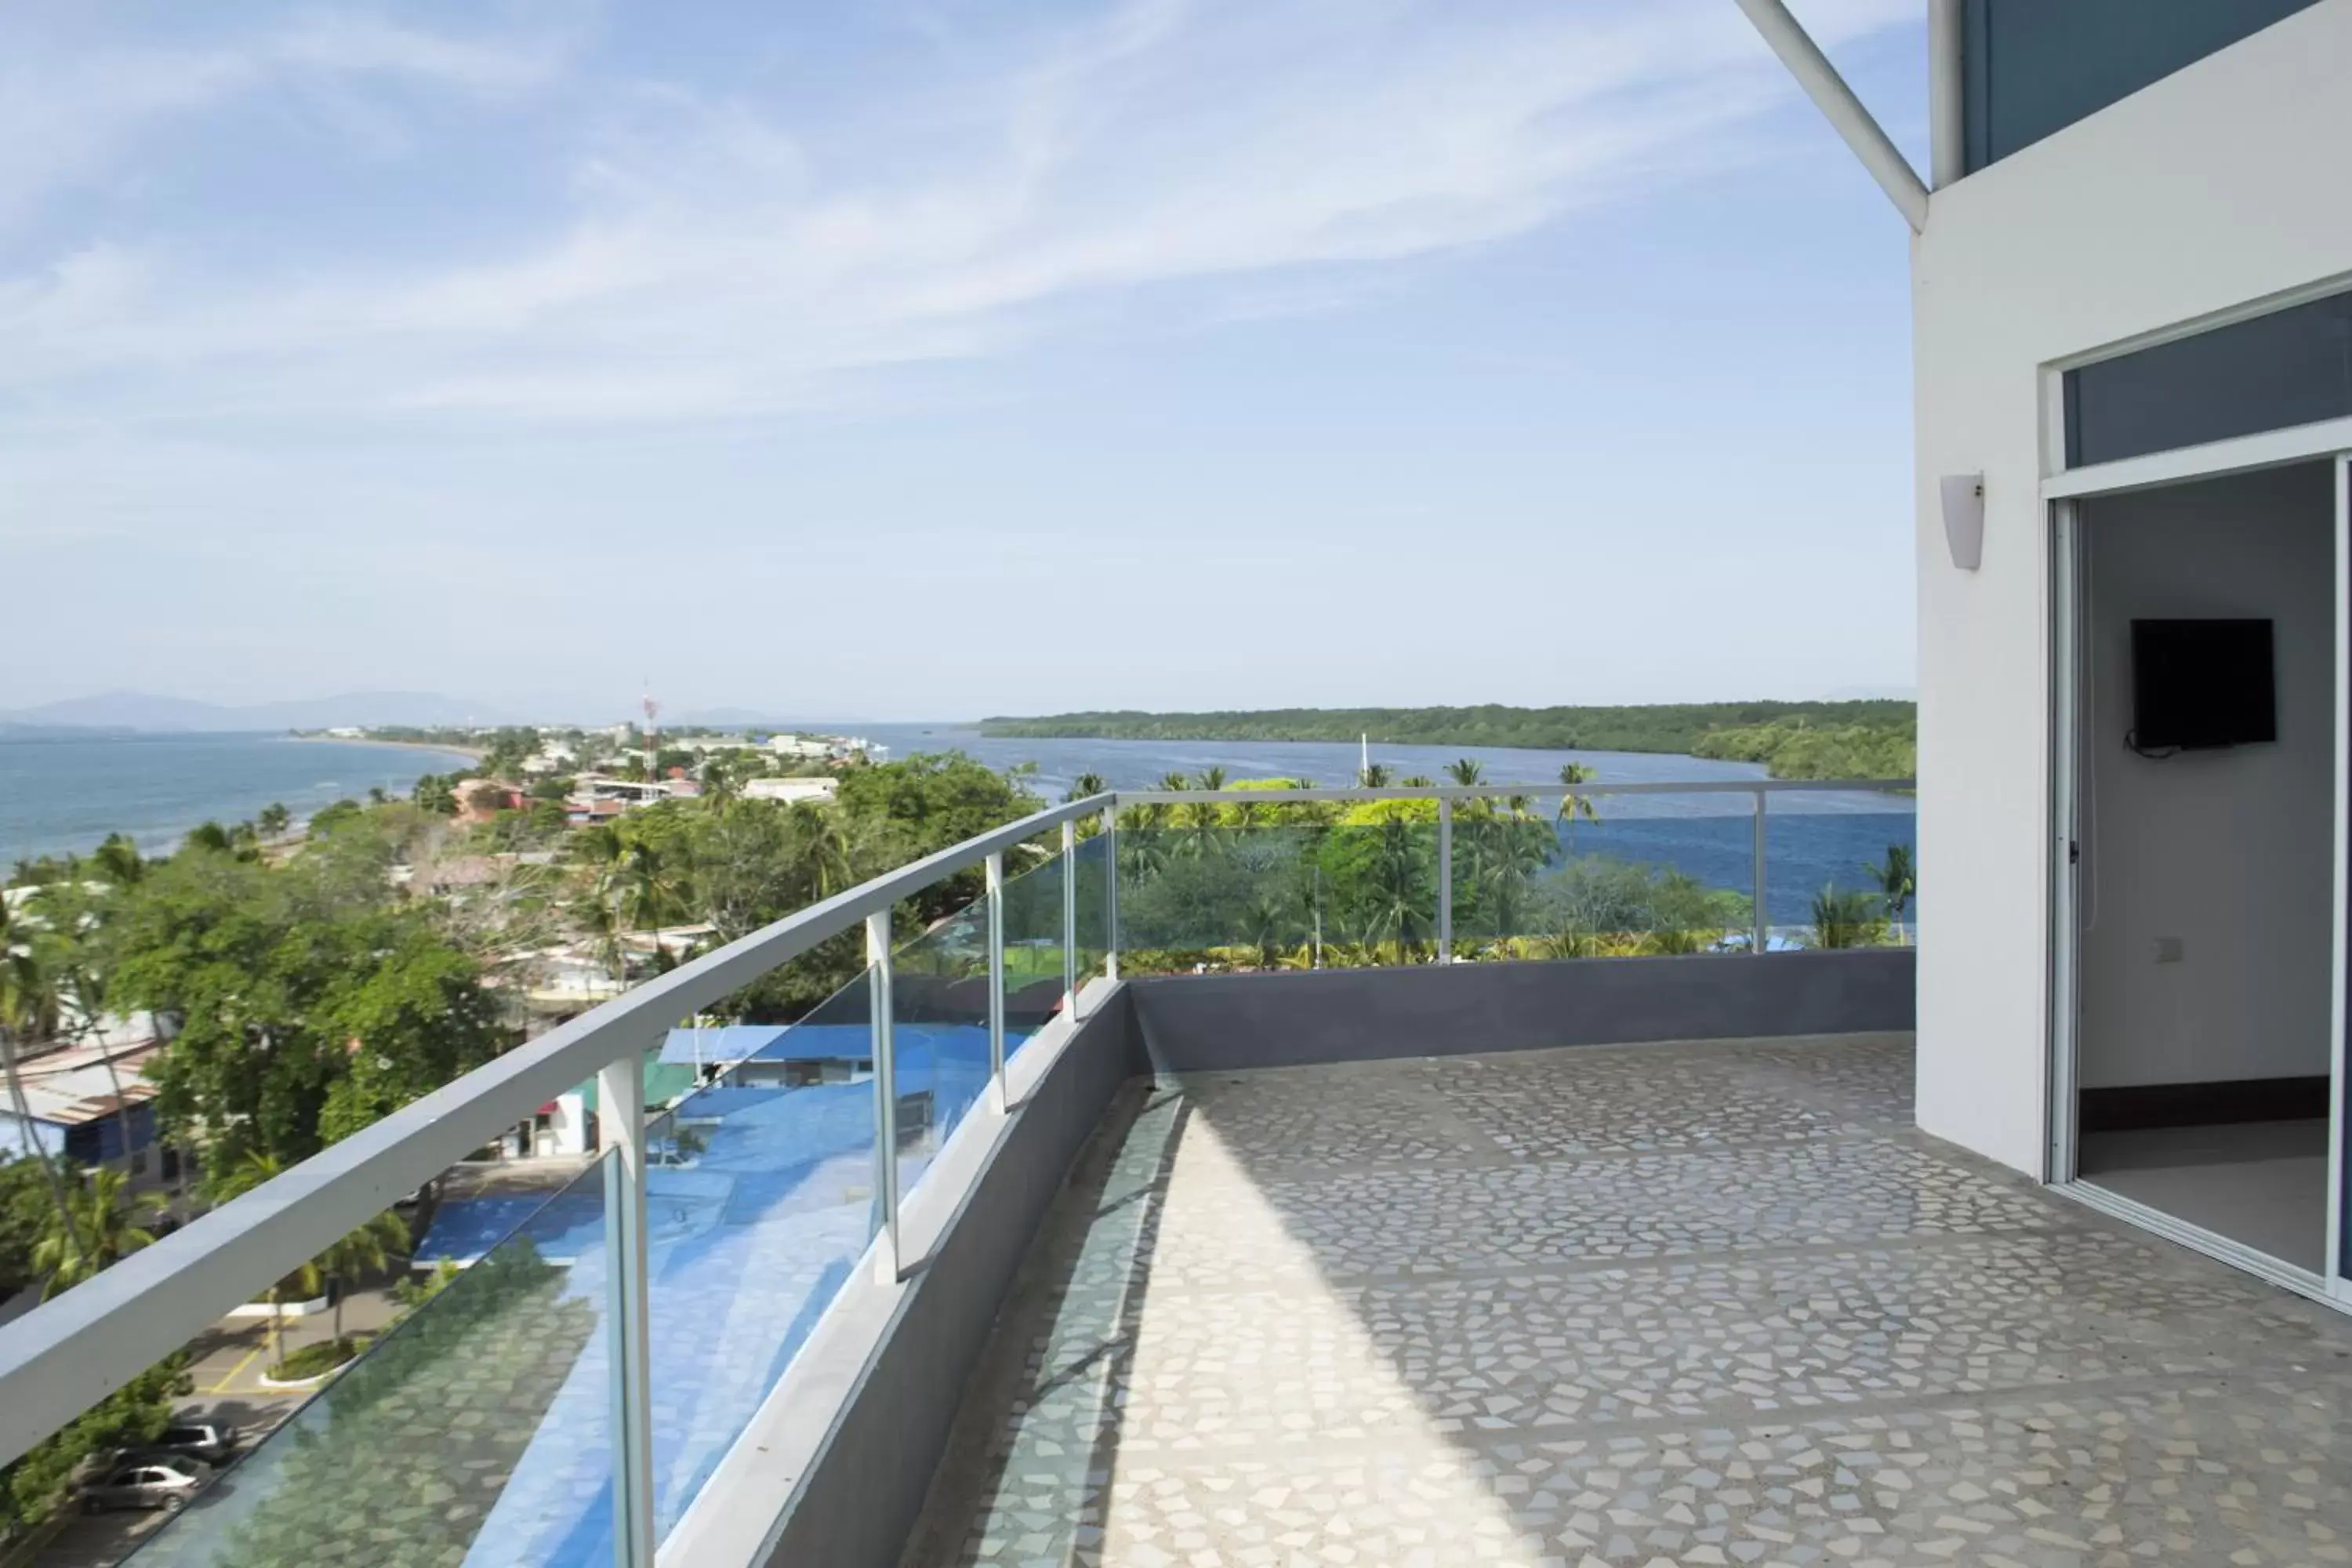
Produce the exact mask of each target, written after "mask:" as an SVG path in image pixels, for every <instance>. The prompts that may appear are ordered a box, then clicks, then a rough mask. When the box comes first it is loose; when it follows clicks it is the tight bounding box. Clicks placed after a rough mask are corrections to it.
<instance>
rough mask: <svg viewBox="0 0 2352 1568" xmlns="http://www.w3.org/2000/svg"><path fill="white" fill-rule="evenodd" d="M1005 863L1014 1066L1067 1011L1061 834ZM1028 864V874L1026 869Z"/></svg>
mask: <svg viewBox="0 0 2352 1568" xmlns="http://www.w3.org/2000/svg"><path fill="white" fill-rule="evenodd" d="M1036 843H1037V846H1038V852H1037V853H1035V854H1031V855H1027V856H1016V855H1014V854H1012V853H1008V854H1007V855H1006V856H1005V859H1004V869H1005V882H1004V1056H1005V1059H1006V1060H1008V1061H1010V1060H1011V1059H1012V1058H1013V1057H1015V1056H1016V1055H1018V1054H1019V1053H1020V1050H1021V1047H1023V1046H1024V1045H1026V1044H1028V1042H1029V1041H1030V1039H1031V1038H1032V1037H1034V1036H1035V1035H1036V1033H1037V1031H1038V1030H1040V1029H1042V1028H1044V1027H1045V1026H1046V1024H1047V1023H1049V1022H1051V1021H1052V1019H1053V1017H1054V1016H1055V1014H1057V1013H1059V1012H1060V1011H1061V1010H1062V994H1063V984H1064V979H1065V976H1064V974H1063V970H1062V889H1063V887H1064V885H1065V882H1066V868H1065V867H1064V866H1063V863H1062V856H1061V834H1060V830H1059V829H1058V828H1057V829H1055V833H1054V836H1053V838H1052V840H1051V841H1050V850H1051V852H1050V853H1046V849H1047V847H1048V840H1046V839H1042V838H1041V839H1039V840H1037V841H1036ZM1024 864H1025V869H1024V868H1023V867H1024Z"/></svg>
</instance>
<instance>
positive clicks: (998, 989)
mask: <svg viewBox="0 0 2352 1568" xmlns="http://www.w3.org/2000/svg"><path fill="white" fill-rule="evenodd" d="M988 1091H989V1093H990V1094H991V1095H992V1096H993V1097H994V1098H995V1101H996V1109H997V1110H1003V1109H1004V1108H1005V1106H1006V1105H1008V1104H1010V1103H1011V1102H1010V1100H1007V1099H1006V1097H1005V1093H1004V852H1003V850H999V851H997V852H996V853H995V854H993V855H991V856H990V857H989V858H988Z"/></svg>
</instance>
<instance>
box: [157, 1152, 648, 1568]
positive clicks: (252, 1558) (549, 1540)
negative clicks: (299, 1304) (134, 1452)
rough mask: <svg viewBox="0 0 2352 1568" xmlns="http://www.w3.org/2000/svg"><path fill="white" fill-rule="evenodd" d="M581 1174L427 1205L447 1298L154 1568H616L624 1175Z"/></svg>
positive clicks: (384, 1345)
mask: <svg viewBox="0 0 2352 1568" xmlns="http://www.w3.org/2000/svg"><path fill="white" fill-rule="evenodd" d="M533 1163H534V1164H544V1163H545V1162H533ZM563 1168H564V1169H566V1170H567V1171H569V1172H570V1173H572V1174H571V1178H570V1180H568V1181H566V1182H563V1183H562V1184H561V1185H559V1186H555V1187H553V1188H551V1189H547V1190H539V1189H536V1188H534V1187H532V1186H531V1185H530V1184H531V1183H532V1182H533V1181H534V1180H535V1179H537V1178H538V1176H540V1175H541V1174H542V1173H536V1172H529V1171H521V1170H518V1171H517V1172H515V1173H513V1174H512V1176H511V1177H510V1178H509V1179H508V1180H505V1181H503V1182H481V1181H478V1180H474V1179H473V1178H478V1176H479V1175H480V1173H479V1172H473V1173H469V1180H468V1183H467V1184H466V1185H463V1186H461V1185H458V1184H449V1186H448V1190H447V1191H446V1192H445V1193H444V1194H443V1195H442V1196H441V1197H440V1198H439V1199H438V1200H437V1201H435V1202H427V1203H426V1204H425V1205H422V1209H423V1212H422V1213H421V1214H420V1215H419V1216H418V1226H419V1228H420V1229H421V1230H422V1231H423V1234H424V1240H423V1242H422V1244H421V1245H419V1246H418V1247H417V1249H416V1250H417V1253H418V1255H419V1257H420V1258H423V1257H432V1258H446V1259H447V1261H448V1262H449V1263H450V1265H451V1266H452V1268H450V1269H444V1270H442V1271H441V1272H440V1273H439V1274H438V1275H436V1276H430V1277H428V1278H433V1279H436V1282H437V1288H436V1289H434V1290H433V1293H432V1295H431V1296H430V1298H429V1299H428V1300H425V1301H424V1302H423V1304H422V1305H418V1306H415V1308H414V1310H410V1311H408V1312H407V1314H406V1315H405V1316H404V1317H402V1318H400V1319H399V1320H398V1321H396V1322H394V1324H393V1325H392V1326H391V1327H390V1328H388V1329H387V1330H386V1331H383V1333H382V1334H381V1335H380V1336H379V1337H378V1338H377V1339H376V1340H375V1341H374V1342H373V1343H372V1344H371V1345H369V1346H368V1348H367V1350H366V1351H365V1352H364V1353H363V1354H362V1355H361V1356H360V1357H359V1358H358V1359H357V1360H356V1361H353V1362H351V1363H348V1364H347V1365H345V1366H344V1367H343V1368H342V1370H341V1371H340V1372H338V1373H332V1374H331V1381H329V1382H328V1383H326V1384H324V1386H322V1387H321V1388H320V1390H319V1392H318V1393H317V1394H314V1395H312V1396H311V1398H310V1401H309V1402H308V1403H307V1404H305V1405H303V1406H302V1407H301V1409H300V1410H299V1411H298V1412H297V1413H296V1414H295V1415H293V1416H292V1417H291V1418H289V1420H287V1421H286V1422H285V1423H284V1424H283V1425H282V1426H279V1427H278V1429H277V1430H276V1431H274V1432H272V1433H271V1434H270V1435H269V1436H268V1437H267V1438H266V1439H264V1440H263V1441H262V1442H261V1443H260V1444H259V1445H258V1446H257V1447H255V1448H254V1449H253V1450H252V1451H251V1452H249V1453H247V1454H246V1455H245V1456H244V1457H243V1458H241V1459H239V1460H238V1461H237V1462H236V1464H235V1465H234V1466H233V1467H231V1468H228V1469H227V1470H226V1471H225V1472H224V1473H223V1474H222V1475H221V1476H220V1477H219V1478H218V1479H216V1480H215V1482H214V1483H213V1484H212V1485H211V1486H210V1487H209V1488H208V1489H206V1490H205V1491H204V1492H202V1493H200V1494H199V1495H198V1497H197V1499H196V1500H195V1501H194V1503H193V1504H191V1505H190V1506H189V1507H188V1508H187V1509H186V1510H184V1511H183V1512H181V1513H179V1514H177V1515H175V1516H173V1518H172V1519H171V1520H170V1521H168V1522H167V1523H166V1524H165V1525H164V1526H163V1529H162V1530H161V1531H157V1532H156V1533H155V1534H154V1535H152V1536H150V1537H149V1538H148V1539H147V1541H146V1542H144V1543H143V1544H142V1546H141V1547H140V1548H139V1549H138V1551H137V1552H135V1553H133V1555H132V1558H131V1561H133V1562H135V1563H137V1564H138V1568H311V1565H314V1564H353V1565H356V1564H363V1563H396V1562H397V1563H462V1562H484V1561H495V1562H501V1563H545V1564H552V1565H555V1568H604V1564H608V1563H611V1562H612V1561H613V1432H612V1400H613V1394H612V1383H611V1366H612V1357H611V1336H610V1333H609V1331H608V1330H609V1317H608V1312H607V1305H606V1300H607V1298H606V1289H607V1283H608V1280H609V1278H610V1270H609V1268H608V1263H609V1259H610V1257H611V1251H610V1247H609V1246H608V1243H607V1233H606V1228H605V1216H606V1214H607V1203H608V1197H607V1192H606V1183H607V1180H608V1177H609V1176H610V1174H611V1173H612V1171H613V1169H614V1167H613V1164H612V1156H610V1155H609V1154H608V1155H604V1156H601V1157H598V1158H595V1159H593V1160H590V1161H589V1162H588V1163H586V1164H585V1166H584V1167H583V1166H581V1165H580V1164H579V1163H577V1162H576V1161H575V1162H572V1163H569V1164H566V1165H565V1166H564V1167H563ZM518 1188H520V1189H521V1190H520V1191H518V1190H517V1189H518ZM461 1193H464V1194H468V1195H459V1194H461ZM509 1220H512V1222H513V1223H506V1222H507V1221H509Z"/></svg>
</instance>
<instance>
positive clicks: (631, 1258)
mask: <svg viewBox="0 0 2352 1568" xmlns="http://www.w3.org/2000/svg"><path fill="white" fill-rule="evenodd" d="M596 1108H597V1112H598V1114H597V1117H596V1125H597V1131H598V1132H599V1134H600V1135H601V1137H602V1139H603V1142H604V1147H605V1148H606V1149H607V1150H608V1151H610V1152H609V1154H608V1155H607V1156H606V1158H605V1161H604V1247H605V1250H606V1251H607V1252H608V1253H609V1254H610V1258H609V1260H608V1262H607V1266H606V1271H605V1279H604V1296H605V1314H604V1315H605V1320H606V1321H605V1332H607V1333H608V1334H610V1335H611V1336H612V1376H611V1384H612V1401H613V1562H614V1568H654V1422H653V1352H652V1338H651V1335H650V1334H649V1332H648V1331H647V1324H646V1318H647V1314H648V1311H649V1308H648V1306H647V1302H646V1083H645V1075H644V1073H643V1071H642V1069H641V1068H639V1066H638V1055H637V1053H636V1052H635V1051H632V1052H630V1053H629V1054H628V1055H627V1056H625V1057H623V1058H620V1059H619V1060H618V1061H615V1062H612V1063H609V1064H608V1065H606V1067H605V1068H604V1070H603V1071H601V1072H599V1073H598V1074H597V1075H596Z"/></svg>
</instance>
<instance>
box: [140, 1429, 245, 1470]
mask: <svg viewBox="0 0 2352 1568" xmlns="http://www.w3.org/2000/svg"><path fill="white" fill-rule="evenodd" d="M139 1453H140V1455H141V1456H142V1457H150V1458H160V1459H169V1458H172V1457H173V1456H174V1455H184V1456H186V1457H187V1458H191V1459H202V1460H203V1461H204V1462H205V1464H207V1465H226V1464H227V1463H228V1462H229V1460H231V1459H233V1458H236V1427H234V1426H229V1425H227V1424H226V1422H220V1421H180V1422H175V1423H173V1425H172V1426H166V1427H164V1428H163V1436H160V1437H158V1438H156V1439H155V1440H154V1441H153V1442H152V1443H149V1444H146V1445H144V1446H143V1447H141V1448H140V1450H139Z"/></svg>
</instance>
